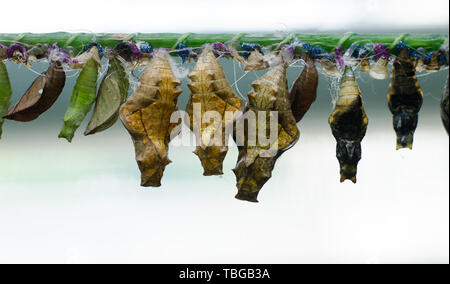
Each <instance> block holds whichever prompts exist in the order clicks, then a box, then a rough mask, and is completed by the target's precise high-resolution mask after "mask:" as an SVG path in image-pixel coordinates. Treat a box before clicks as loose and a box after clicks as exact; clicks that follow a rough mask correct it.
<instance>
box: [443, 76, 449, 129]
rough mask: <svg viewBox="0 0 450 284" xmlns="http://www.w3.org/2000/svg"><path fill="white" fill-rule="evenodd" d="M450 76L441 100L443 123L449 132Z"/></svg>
mask: <svg viewBox="0 0 450 284" xmlns="http://www.w3.org/2000/svg"><path fill="white" fill-rule="evenodd" d="M449 81H450V80H449V78H448V77H447V84H446V86H445V88H444V92H443V94H442V100H441V118H442V123H444V127H445V129H446V130H447V134H448V133H449V130H448V126H449V125H448V123H449V117H448V100H449V99H448V84H449Z"/></svg>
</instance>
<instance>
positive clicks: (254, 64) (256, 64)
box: [244, 49, 269, 72]
mask: <svg viewBox="0 0 450 284" xmlns="http://www.w3.org/2000/svg"><path fill="white" fill-rule="evenodd" d="M244 65H245V68H244V71H245V72H247V71H256V70H264V69H267V68H269V62H267V60H265V59H264V55H262V54H261V53H260V52H259V51H258V50H257V49H255V50H253V51H252V52H251V53H250V55H249V56H248V58H247V60H246V61H245V63H244Z"/></svg>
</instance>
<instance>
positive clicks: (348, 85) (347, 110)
mask: <svg viewBox="0 0 450 284" xmlns="http://www.w3.org/2000/svg"><path fill="white" fill-rule="evenodd" d="M328 122H329V124H330V127H331V131H332V133H333V136H334V138H336V142H337V145H336V157H337V158H338V160H339V164H340V168H341V170H340V173H341V182H343V181H344V180H346V179H349V180H351V181H352V182H353V183H356V171H357V166H358V162H359V160H361V140H362V139H363V138H364V136H365V134H366V129H367V124H368V119H367V116H366V112H365V110H364V106H363V102H362V97H361V91H360V90H359V87H358V84H357V83H356V80H355V75H354V73H353V70H352V68H351V67H348V66H347V67H345V70H344V74H343V75H342V79H341V85H340V89H339V93H338V98H337V101H336V106H335V108H334V110H333V112H332V114H331V115H330V117H329V119H328Z"/></svg>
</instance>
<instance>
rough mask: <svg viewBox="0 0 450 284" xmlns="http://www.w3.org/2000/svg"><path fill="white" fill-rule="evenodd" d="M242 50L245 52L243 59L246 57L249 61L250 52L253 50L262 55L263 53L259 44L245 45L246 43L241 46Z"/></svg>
mask: <svg viewBox="0 0 450 284" xmlns="http://www.w3.org/2000/svg"><path fill="white" fill-rule="evenodd" d="M241 49H243V50H244V52H243V53H242V57H244V58H245V59H247V58H248V57H249V56H250V52H251V51H253V50H258V51H259V52H260V53H261V54H262V53H263V52H262V49H261V46H260V45H259V44H257V43H245V42H244V43H243V44H242V45H241Z"/></svg>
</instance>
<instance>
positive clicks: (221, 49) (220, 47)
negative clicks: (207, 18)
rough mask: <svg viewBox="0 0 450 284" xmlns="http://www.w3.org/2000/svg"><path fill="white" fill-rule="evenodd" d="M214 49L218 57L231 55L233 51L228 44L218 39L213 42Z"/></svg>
mask: <svg viewBox="0 0 450 284" xmlns="http://www.w3.org/2000/svg"><path fill="white" fill-rule="evenodd" d="M211 47H212V50H213V52H214V55H215V56H216V57H220V56H222V55H223V56H230V55H231V51H230V49H228V46H226V45H225V44H223V43H221V42H220V41H216V42H213V43H212V44H211Z"/></svg>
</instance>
